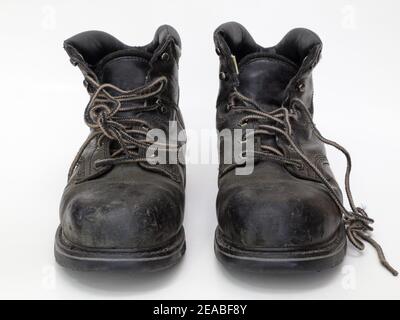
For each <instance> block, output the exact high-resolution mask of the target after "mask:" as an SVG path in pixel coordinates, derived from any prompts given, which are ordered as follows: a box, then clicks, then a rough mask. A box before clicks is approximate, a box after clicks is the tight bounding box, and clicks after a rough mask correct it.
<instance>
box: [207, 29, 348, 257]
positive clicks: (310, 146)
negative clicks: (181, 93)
mask: <svg viewBox="0 0 400 320" xmlns="http://www.w3.org/2000/svg"><path fill="white" fill-rule="evenodd" d="M239 29H241V30H242V31H240V35H239V36H234V35H232V34H229V35H227V33H228V32H236V31H233V30H239ZM243 29H244V27H243V26H241V25H239V24H237V23H228V24H224V25H222V26H221V27H220V28H218V29H217V30H216V32H215V36H214V39H215V44H216V46H217V48H219V49H220V51H221V52H222V54H221V55H220V72H226V73H227V74H228V78H227V80H221V81H220V91H219V95H218V99H217V129H218V130H219V131H220V130H222V129H226V128H229V129H238V128H240V126H239V125H238V121H239V120H240V119H241V118H242V117H243V116H244V115H245V113H243V112H241V111H240V110H235V109H232V110H227V109H226V105H227V104H228V101H229V96H230V93H231V92H232V91H233V90H234V88H235V87H236V88H238V90H239V91H240V92H242V93H243V94H245V95H246V96H248V97H250V98H252V99H254V100H255V101H256V102H258V103H259V104H261V105H262V106H263V108H264V111H267V112H270V111H272V110H274V108H278V107H280V106H281V105H284V106H286V107H288V108H291V107H293V104H294V103H295V101H296V99H300V100H301V101H303V103H304V104H305V105H306V106H307V108H308V110H309V111H310V113H311V114H312V113H313V111H314V110H313V101H312V98H313V84H312V70H313V68H314V66H315V65H316V64H317V62H318V60H319V56H320V51H321V47H322V43H321V41H320V39H319V38H318V36H317V35H316V34H315V33H313V32H312V31H309V30H307V29H294V30H292V31H290V32H289V33H288V34H287V35H286V36H285V37H284V38H283V39H282V41H281V42H280V43H279V44H278V45H276V46H274V47H269V48H263V47H261V46H259V45H257V44H255V42H254V40H253V39H252V38H251V36H250V35H249V34H248V32H247V31H243ZM229 30H231V31H229ZM232 39H234V41H233V40H232ZM241 43H242V45H243V47H244V49H243V50H242V49H241V48H240V46H241ZM252 50H253V51H252ZM235 52H237V53H239V58H238V56H236V58H237V61H238V64H239V74H238V75H237V74H234V71H233V69H232V68H231V65H230V64H231V62H230V60H231V59H230V55H231V54H235ZM243 52H245V53H246V54H247V56H240V55H242V53H243ZM299 84H302V85H303V86H304V87H303V88H302V90H299V87H298V86H299ZM246 128H247V129H256V128H257V125H255V126H253V125H248V126H247V127H246ZM292 128H293V136H292V137H293V139H294V140H295V142H296V144H297V145H298V146H299V147H300V148H301V150H302V151H303V152H304V153H305V154H306V156H307V157H308V158H309V159H310V160H311V161H312V162H313V163H314V164H315V165H316V166H317V167H318V168H319V169H320V170H321V171H322V172H323V173H324V175H325V176H326V177H327V178H328V180H329V181H330V183H331V184H332V185H333V187H334V189H335V192H337V194H338V195H339V196H340V197H341V192H340V189H339V187H338V185H337V183H336V181H335V178H334V176H333V173H332V171H331V169H330V167H329V163H328V160H327V158H326V152H325V147H324V144H323V143H322V142H320V141H319V140H318V139H317V138H316V136H315V133H314V132H313V129H312V126H311V124H310V123H309V121H307V118H306V115H305V114H304V113H302V112H301V111H299V109H297V120H296V121H293V122H292ZM261 139H262V140H261V141H262V143H263V144H269V145H271V146H274V147H277V148H279V149H280V150H281V152H283V153H284V154H285V156H287V157H289V158H291V159H295V160H301V158H299V156H297V155H296V154H295V153H294V151H293V150H292V148H291V147H290V146H288V143H287V142H286V141H285V140H284V139H283V137H280V136H278V137H272V138H271V137H262V138H261ZM256 149H257V143H256ZM221 155H223V150H221ZM224 169H226V166H225V165H223V164H221V165H220V170H224ZM220 172H222V171H220ZM217 214H218V223H219V227H220V229H221V231H222V232H223V234H224V236H225V237H226V238H227V239H229V240H230V241H231V242H232V243H234V244H236V245H238V246H242V247H245V248H248V249H251V248H275V249H284V248H294V249H295V248H300V247H307V246H312V245H317V244H320V243H324V242H326V241H329V240H330V239H331V238H332V237H333V235H334V234H335V233H336V231H337V229H338V228H339V227H341V226H342V224H341V214H340V211H339V209H338V208H337V206H336V204H335V203H334V201H333V200H332V199H331V198H330V196H329V194H328V192H327V189H326V187H325V186H324V185H323V184H322V183H320V182H319V180H318V178H317V177H316V176H315V174H314V173H313V172H312V170H311V169H310V168H309V167H308V166H306V165H304V166H302V168H296V167H294V166H290V165H284V164H281V163H278V162H273V161H271V160H257V161H256V163H255V168H254V172H253V173H252V174H251V175H249V176H237V175H235V170H230V171H227V172H226V173H224V174H220V179H219V192H218V197H217Z"/></svg>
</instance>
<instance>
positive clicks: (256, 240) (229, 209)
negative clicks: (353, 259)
mask: <svg viewBox="0 0 400 320" xmlns="http://www.w3.org/2000/svg"><path fill="white" fill-rule="evenodd" d="M218 203H219V206H218V219H219V227H220V230H221V231H222V233H223V234H224V236H225V237H227V238H228V239H229V240H230V241H231V242H233V243H235V244H237V245H239V246H242V247H245V248H255V249H256V248H278V249H279V248H294V249H296V248H301V247H305V246H310V245H317V244H320V243H324V242H325V241H329V240H330V239H331V238H332V237H333V235H334V233H335V232H336V231H337V230H338V228H339V226H340V224H341V215H340V212H339V209H338V208H337V206H336V204H335V203H334V201H333V200H332V199H331V198H330V196H329V194H328V193H327V192H326V190H324V187H323V186H322V185H320V184H318V183H315V182H304V181H302V182H301V183H297V182H287V181H286V182H280V183H278V184H267V185H266V184H265V183H262V184H259V185H257V184H255V185H247V186H244V185H240V186H236V187H233V188H232V189H231V190H229V192H227V193H224V195H222V194H220V195H219V199H218Z"/></svg>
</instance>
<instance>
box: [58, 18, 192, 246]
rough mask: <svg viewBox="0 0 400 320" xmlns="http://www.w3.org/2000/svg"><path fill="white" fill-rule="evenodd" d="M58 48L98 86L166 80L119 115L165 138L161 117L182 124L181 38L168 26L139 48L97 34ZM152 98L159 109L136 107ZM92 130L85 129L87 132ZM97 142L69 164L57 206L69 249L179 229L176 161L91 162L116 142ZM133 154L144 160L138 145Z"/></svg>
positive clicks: (179, 168) (137, 240) (180, 171)
mask: <svg viewBox="0 0 400 320" xmlns="http://www.w3.org/2000/svg"><path fill="white" fill-rule="evenodd" d="M64 47H65V49H66V51H67V53H68V54H69V56H70V58H71V62H72V63H73V64H74V65H77V66H78V67H79V68H80V69H81V71H82V73H83V74H84V75H85V76H90V77H91V78H93V79H95V80H96V81H97V82H98V83H99V84H100V85H101V84H112V85H114V86H116V87H118V88H120V89H121V90H133V89H135V88H138V87H141V86H143V85H146V84H148V83H151V82H152V81H154V79H157V78H158V77H165V78H166V79H167V81H166V85H165V87H164V88H163V90H162V91H161V92H160V93H159V94H158V95H157V96H156V97H151V98H148V99H144V100H140V101H134V102H126V103H124V107H132V108H131V109H130V110H129V111H126V112H125V114H123V115H122V116H127V117H135V118H137V119H139V120H142V121H145V122H146V123H147V124H149V126H150V127H151V128H156V129H162V130H163V131H164V132H165V133H166V134H167V137H168V126H169V121H176V122H177V123H178V128H177V129H178V130H182V129H183V128H184V124H183V120H182V116H181V113H180V110H179V107H178V103H179V85H178V62H179V57H180V48H181V42H180V38H179V35H178V34H177V32H176V31H175V30H174V29H173V28H172V27H170V26H166V25H165V26H161V27H160V28H159V29H158V30H157V32H156V34H155V37H154V40H153V41H152V42H151V43H150V44H148V45H146V46H141V47H131V46H128V45H125V44H123V43H122V42H120V41H119V40H117V39H116V38H114V37H113V36H111V35H109V34H106V33H104V32H100V31H89V32H84V33H81V34H78V35H76V36H74V37H72V38H70V39H68V40H66V41H65V44H64ZM88 90H89V92H90V90H91V89H90V87H88ZM156 101H157V103H158V101H162V107H163V108H155V109H154V110H151V111H142V107H143V106H146V105H153V104H154V105H156ZM136 108H137V109H136ZM95 133H96V131H95V130H93V129H92V130H91V132H90V135H89V137H90V136H91V135H93V134H95ZM99 139H100V136H96V138H94V139H92V140H91V141H90V143H88V144H87V145H86V146H85V148H84V150H82V153H81V156H80V158H79V159H78V161H77V165H76V166H75V167H73V168H71V172H70V177H69V181H68V185H67V187H66V189H65V191H64V194H63V197H62V201H61V205H60V219H61V227H62V230H63V235H64V236H65V237H66V238H67V239H68V240H69V241H71V242H72V243H73V244H75V245H77V246H81V247H88V248H96V249H110V248H113V249H135V250H142V249H148V248H154V247H157V246H159V245H162V244H163V243H165V242H167V241H168V240H169V239H171V238H172V237H174V236H175V235H176V234H177V233H178V232H179V231H180V229H181V227H182V220H183V212H184V188H185V167H184V165H182V164H150V163H147V162H146V163H145V162H137V163H133V162H132V163H123V164H113V165H110V166H105V167H98V166H97V165H96V163H97V162H98V161H99V160H102V159H107V158H109V157H110V156H111V154H112V153H113V152H115V150H116V141H112V140H110V139H108V138H105V139H104V137H103V141H101V142H100V141H99ZM183 143H184V142H180V146H182V145H183ZM140 152H141V156H143V157H144V156H145V150H141V151H140Z"/></svg>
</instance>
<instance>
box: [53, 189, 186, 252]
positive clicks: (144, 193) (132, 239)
mask: <svg viewBox="0 0 400 320" xmlns="http://www.w3.org/2000/svg"><path fill="white" fill-rule="evenodd" d="M180 197H181V195H180V193H179V192H173V191H172V190H171V189H170V188H168V187H166V186H163V185H162V184H159V185H154V184H150V183H149V184H146V183H134V184H133V183H132V184H131V183H97V184H96V183H95V182H87V183H83V184H82V185H80V186H78V187H74V188H73V191H71V192H68V191H66V192H65V194H64V197H63V201H62V206H61V228H62V231H63V234H64V236H65V237H66V238H67V239H68V240H69V241H71V242H72V243H74V244H76V245H79V246H83V247H89V248H104V249H132V248H134V249H141V248H143V249H147V248H153V247H157V246H158V245H160V244H162V243H164V242H166V241H168V240H169V239H170V238H172V237H173V236H175V235H176V234H177V233H178V232H179V230H180V227H181V224H182V208H181V205H180V204H181V203H182V202H183V200H182V199H181V198H180Z"/></svg>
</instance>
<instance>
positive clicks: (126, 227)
mask: <svg viewBox="0 0 400 320" xmlns="http://www.w3.org/2000/svg"><path fill="white" fill-rule="evenodd" d="M214 41H215V45H216V52H217V54H218V56H219V59H220V74H219V77H220V91H219V95H218V101H217V128H218V130H219V131H220V132H221V131H223V130H225V131H226V130H228V131H229V132H234V131H237V130H239V132H241V133H243V134H242V137H241V138H242V139H243V141H241V142H243V143H247V142H248V141H250V140H251V141H253V148H251V150H250V151H249V149H246V152H244V153H243V154H242V156H243V157H247V158H248V159H252V163H253V168H252V170H251V172H250V173H249V174H238V171H237V169H243V163H242V162H239V161H237V162H236V161H232V162H227V163H226V162H225V161H223V159H224V156H225V155H226V154H225V153H226V152H227V151H226V150H227V149H226V148H225V147H226V146H225V145H224V143H222V142H221V143H220V155H221V157H220V161H221V164H220V170H219V192H218V197H217V215H218V223H219V225H218V228H217V231H216V235H215V253H216V255H217V257H218V259H219V260H220V261H221V262H222V263H224V264H226V265H227V266H234V267H240V268H241V269H244V270H253V271H264V270H287V269H290V270H293V269H295V270H316V271H319V270H322V269H326V268H331V267H334V266H336V265H338V264H339V263H340V262H341V261H342V260H343V258H344V255H345V252H346V243H347V238H348V239H349V240H350V241H351V243H352V244H353V245H355V246H356V247H357V248H359V249H363V248H364V242H365V241H366V242H369V243H371V244H372V245H373V246H374V247H375V248H376V249H377V250H378V253H379V257H380V261H381V263H382V264H383V265H384V266H385V267H386V268H387V269H389V270H390V271H391V272H392V273H393V274H394V275H396V274H397V273H396V271H395V270H394V269H393V268H391V267H390V266H389V264H388V263H387V262H386V260H385V258H384V255H383V253H382V250H381V248H380V246H379V245H378V244H377V243H376V242H375V241H374V240H373V239H372V238H371V237H370V235H369V231H371V230H372V229H371V227H370V225H371V223H372V222H373V220H372V219H370V218H369V217H368V216H367V215H366V213H365V211H364V210H363V209H361V208H358V207H356V206H355V205H354V203H353V199H352V196H351V192H350V187H349V173H350V157H349V154H348V153H347V151H346V150H345V149H344V148H342V147H341V146H339V145H338V144H336V143H335V142H332V141H330V140H327V139H326V138H324V137H323V136H322V135H321V134H320V133H319V131H318V130H317V129H316V127H315V125H314V123H313V120H312V118H313V111H314V110H313V86H312V70H313V68H314V67H315V66H316V64H317V63H318V61H319V58H320V53H321V48H322V43H321V40H320V39H319V37H318V36H317V35H316V34H315V33H313V32H312V31H309V30H307V29H294V30H292V31H290V32H289V33H288V34H287V35H286V36H285V37H284V38H283V39H282V41H280V42H279V43H278V44H277V45H276V46H274V47H269V48H264V47H262V46H260V45H258V44H257V43H256V42H255V41H254V40H253V38H252V37H251V35H250V34H249V33H248V31H247V30H246V29H245V28H244V27H243V26H241V25H240V24H238V23H234V22H230V23H226V24H223V25H221V26H220V27H219V28H218V29H217V30H216V31H215V34H214ZM65 49H66V51H67V53H68V54H69V56H70V58H71V62H72V64H73V65H75V66H78V67H79V68H80V70H81V71H82V73H83V75H84V78H85V81H84V84H85V86H86V88H87V91H88V93H89V95H90V101H89V104H88V106H87V108H86V110H85V115H84V117H85V122H86V124H87V125H88V126H89V127H90V134H89V136H88V138H87V140H86V141H85V142H84V144H83V146H82V148H81V149H80V151H79V153H78V155H77V156H76V158H75V160H74V162H73V164H72V166H71V169H70V172H69V177H68V179H69V180H68V185H67V187H66V189H65V191H64V194H63V197H62V201H61V207H60V219H61V224H60V227H59V229H58V231H57V234H56V242H55V256H56V260H57V261H58V263H60V264H61V265H63V266H65V267H69V268H72V269H77V270H110V269H133V270H138V271H154V270H160V269H164V268H167V267H170V266H172V265H174V264H176V263H177V262H178V261H179V260H180V259H181V258H182V256H183V255H184V252H185V235H184V229H183V225H182V222H183V215H184V198H185V166H184V163H183V162H181V161H166V162H161V161H156V162H154V161H150V160H149V156H148V154H149V153H148V152H149V149H150V148H151V147H154V145H153V144H151V143H150V142H149V140H148V139H147V137H148V134H149V132H150V131H152V129H160V130H162V131H164V132H167V136H168V135H171V132H170V130H169V129H170V123H175V131H177V132H180V131H182V130H184V124H183V120H182V115H181V112H180V110H179V107H178V98H179V97H178V96H179V85H178V61H179V57H180V53H181V40H180V38H179V35H178V33H177V32H176V31H175V30H174V29H173V28H172V27H170V26H161V27H160V28H159V29H158V30H157V32H156V34H155V37H154V40H153V41H152V42H151V43H150V44H148V45H146V46H142V47H132V46H127V45H125V44H123V43H122V42H120V41H119V40H117V39H116V38H114V37H112V36H111V35H109V34H106V33H103V32H98V31H90V32H84V33H81V34H78V35H76V36H74V37H72V38H70V39H68V40H66V41H65ZM250 138H251V139H250ZM153 142H154V141H153ZM184 144H185V142H184V141H179V140H176V141H175V142H174V143H171V142H170V141H169V140H168V141H167V142H166V143H161V142H159V143H158V146H159V147H160V146H162V147H163V148H164V149H163V150H172V149H173V150H178V149H180V148H183V147H184ZM325 144H328V145H332V146H334V147H336V148H337V149H339V150H340V151H342V152H343V153H344V154H345V156H346V157H347V159H348V163H349V164H348V170H347V174H346V194H347V198H348V200H349V204H350V210H348V209H346V208H345V206H344V205H343V201H342V193H341V191H340V189H339V186H338V184H337V183H336V181H335V178H334V176H333V174H332V171H331V169H330V167H329V163H328V160H327V158H326V154H325V147H324V145H325ZM154 154H155V153H154ZM154 154H153V155H154ZM346 235H347V236H346Z"/></svg>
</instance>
